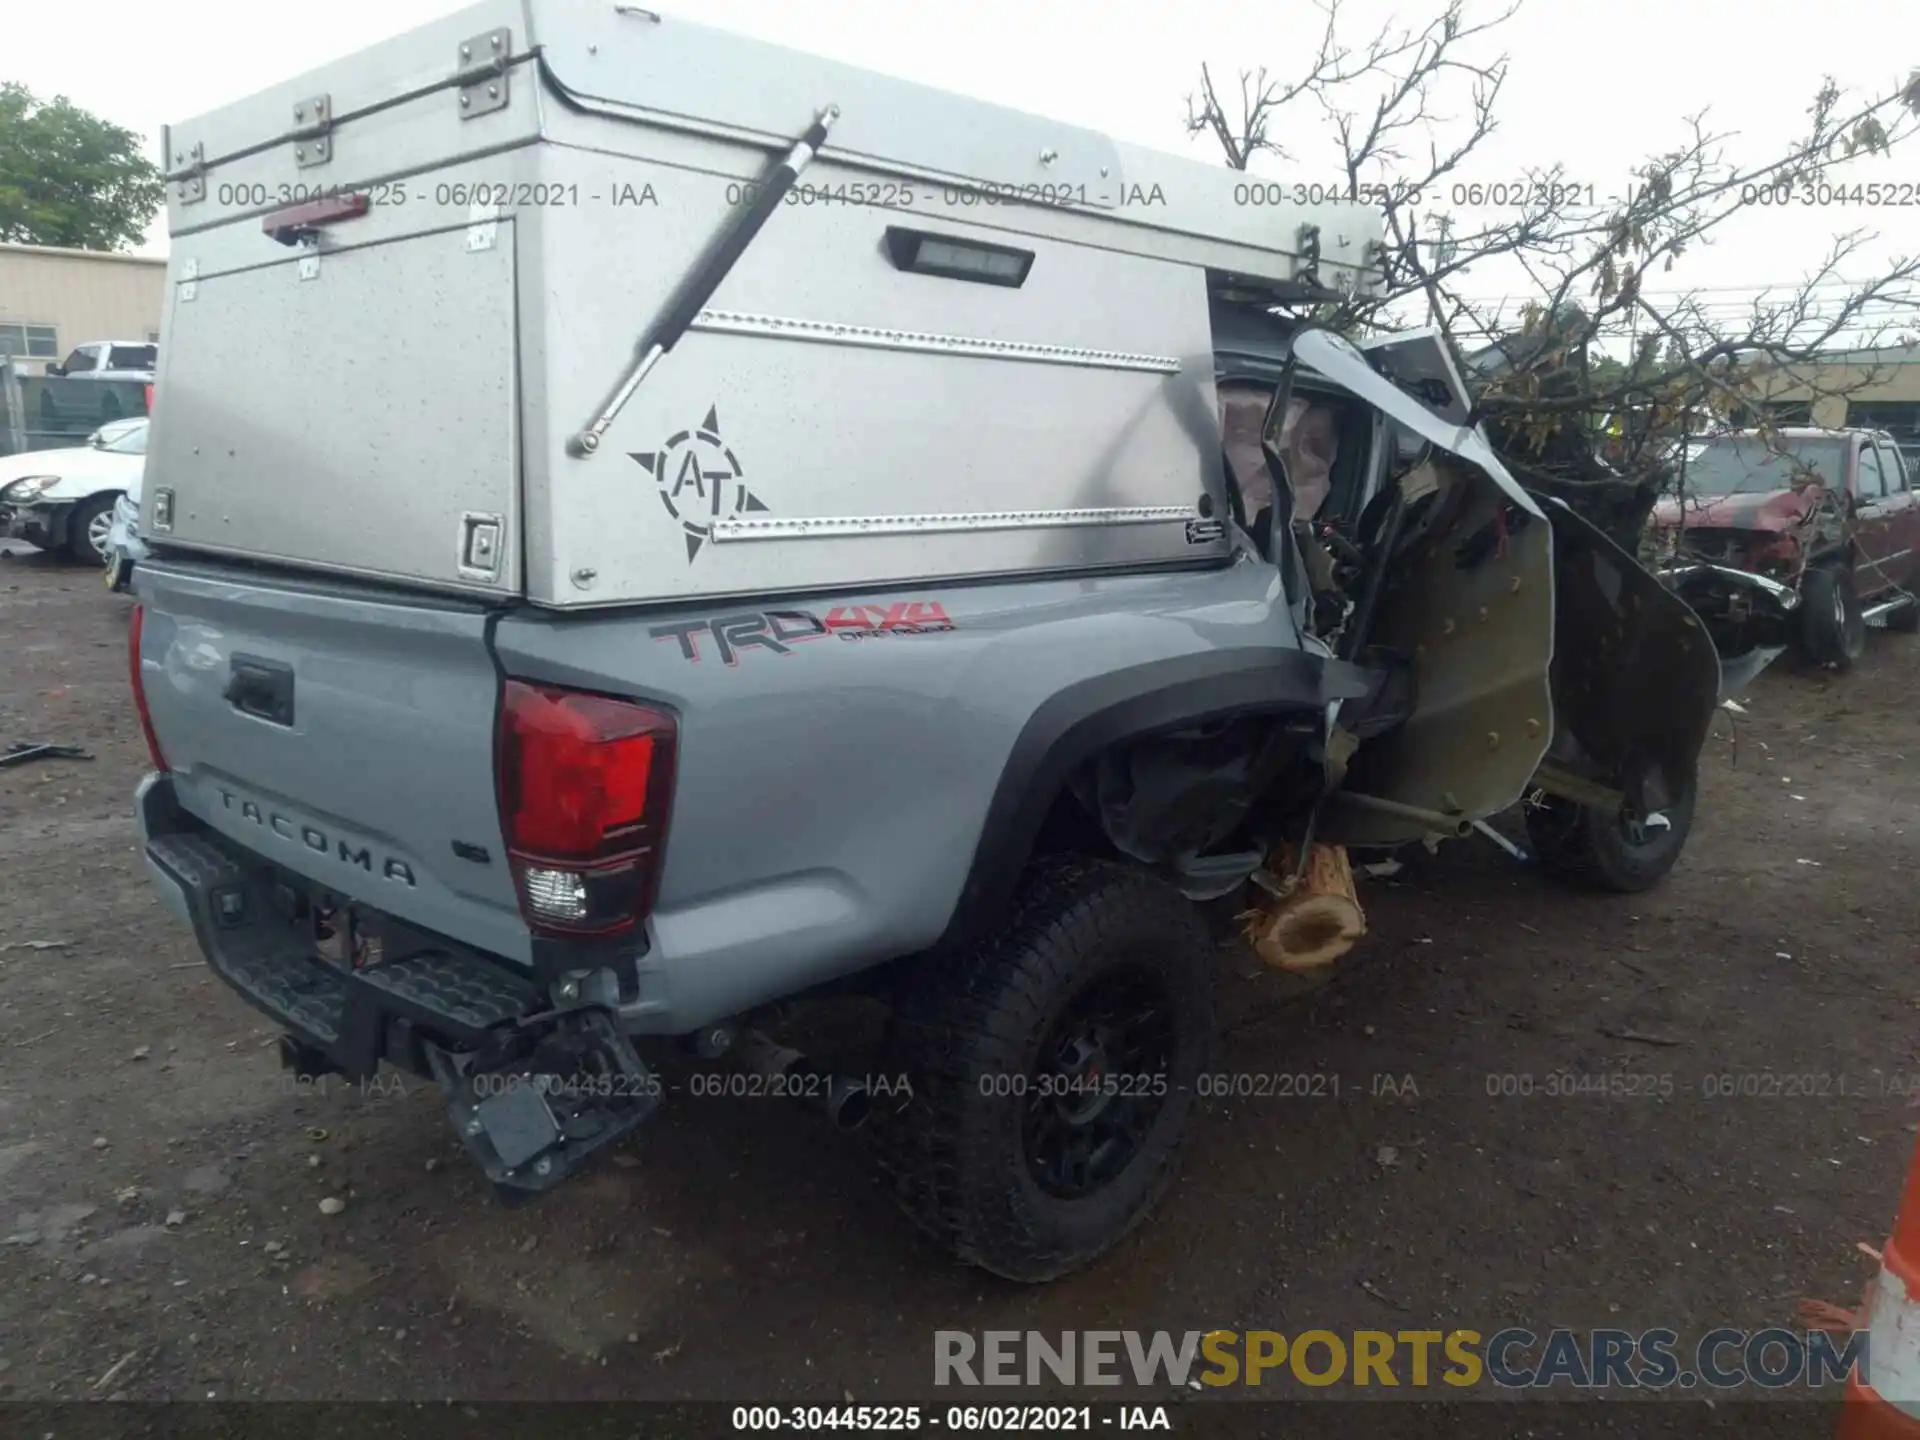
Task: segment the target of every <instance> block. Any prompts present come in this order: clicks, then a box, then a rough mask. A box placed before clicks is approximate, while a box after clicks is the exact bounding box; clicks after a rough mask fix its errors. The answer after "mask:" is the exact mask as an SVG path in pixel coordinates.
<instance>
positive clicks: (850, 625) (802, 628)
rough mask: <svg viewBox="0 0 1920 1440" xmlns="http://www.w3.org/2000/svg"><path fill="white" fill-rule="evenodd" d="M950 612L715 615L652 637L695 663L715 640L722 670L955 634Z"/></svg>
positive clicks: (920, 604)
mask: <svg viewBox="0 0 1920 1440" xmlns="http://www.w3.org/2000/svg"><path fill="white" fill-rule="evenodd" d="M953 628H954V624H953V621H952V620H950V619H948V618H947V611H946V607H945V606H943V605H942V604H941V603H940V602H939V601H938V600H903V601H900V602H898V603H896V604H891V605H836V606H834V607H833V609H831V610H829V611H828V612H827V613H826V614H825V615H824V616H821V615H816V614H814V613H813V612H812V611H811V610H764V611H759V612H755V613H748V614H743V615H715V616H713V617H711V618H710V619H704V620H681V621H678V622H676V623H674V624H671V625H655V626H654V627H653V628H652V629H651V630H650V631H649V632H648V633H649V634H651V635H652V636H653V638H654V639H656V640H677V641H679V642H680V654H681V655H682V656H683V657H684V658H686V659H688V660H692V661H694V662H695V663H698V662H699V661H700V660H701V659H702V658H703V657H702V655H701V653H700V640H701V637H702V636H711V637H712V639H713V653H714V654H716V655H718V656H719V657H720V660H721V662H722V663H723V664H727V665H737V664H739V663H740V652H741V651H742V650H754V649H759V650H771V651H773V653H774V654H776V655H791V654H792V653H793V647H794V646H796V645H800V644H804V643H805V642H806V641H808V640H826V639H829V638H838V639H841V640H879V639H885V638H889V637H893V636H901V635H939V634H944V633H945V632H947V631H949V630H952V629H953Z"/></svg>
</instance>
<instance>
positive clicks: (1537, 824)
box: [1525, 779, 1694, 895]
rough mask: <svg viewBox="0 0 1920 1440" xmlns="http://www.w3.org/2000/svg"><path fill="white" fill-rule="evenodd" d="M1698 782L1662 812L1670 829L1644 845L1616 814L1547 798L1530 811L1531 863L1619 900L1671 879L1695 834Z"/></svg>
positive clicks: (1686, 787)
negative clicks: (1675, 864) (1690, 835)
mask: <svg viewBox="0 0 1920 1440" xmlns="http://www.w3.org/2000/svg"><path fill="white" fill-rule="evenodd" d="M1693 805H1694V783H1693V781H1692V780H1691V779H1689V780H1688V781H1687V782H1686V784H1685V785H1683V786H1682V787H1681V790H1680V795H1679V798H1678V799H1676V800H1675V801H1674V802H1673V803H1672V804H1671V805H1669V806H1667V808H1666V809H1665V810H1664V811H1662V812H1661V813H1662V814H1664V815H1665V816H1666V817H1667V822H1668V828H1666V829H1664V830H1655V831H1652V832H1651V833H1650V838H1649V840H1648V841H1647V842H1646V843H1643V844H1635V843H1634V842H1633V841H1632V840H1630V839H1629V837H1628V835H1627V831H1626V828H1625V827H1624V826H1623V825H1622V824H1621V821H1620V817H1619V816H1618V815H1614V814H1609V813H1608V812H1606V811H1604V810H1601V809H1600V808H1598V807H1597V806H1592V805H1581V804H1578V803H1576V802H1575V801H1572V800H1566V799H1563V798H1561V797H1560V796H1557V795H1548V796H1546V797H1544V798H1543V800H1542V802H1541V803H1540V804H1538V805H1529V806H1527V807H1526V811H1525V814H1526V821H1527V838H1528V840H1530V841H1531V842H1532V846H1533V858H1534V860H1535V861H1536V862H1537V863H1538V864H1539V866H1540V868H1541V869H1542V870H1544V871H1546V872H1547V874H1549V875H1551V876H1552V877H1553V878H1554V879H1556V880H1559V881H1561V882H1563V883H1565V884H1568V885H1573V886H1577V887H1579V888H1581V889H1585V890H1610V891H1612V892H1614V893H1615V894H1619V895H1632V894H1637V893H1638V892H1639V891H1642V890H1651V889H1652V888H1653V887H1654V886H1655V885H1658V884H1659V883H1660V882H1661V881H1662V880H1664V879H1666V878H1667V872H1668V871H1670V870H1672V869H1673V867H1674V863H1675V862H1676V861H1678V860H1679V858H1680V852H1681V851H1682V850H1684V849H1685V848H1686V844H1687V836H1688V834H1689V833H1690V832H1691V831H1692V829H1693Z"/></svg>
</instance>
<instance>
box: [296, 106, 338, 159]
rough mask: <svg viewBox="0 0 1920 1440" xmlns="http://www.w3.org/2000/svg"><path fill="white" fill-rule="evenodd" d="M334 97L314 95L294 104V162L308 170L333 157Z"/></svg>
mask: <svg viewBox="0 0 1920 1440" xmlns="http://www.w3.org/2000/svg"><path fill="white" fill-rule="evenodd" d="M332 132H333V97H332V96H331V95H315V96H313V97H311V98H310V99H306V100H296V101H295V102H294V105H293V163H294V165H295V166H297V167H298V168H299V169H302V170H311V169H312V168H313V167H314V166H315V165H324V164H326V163H327V162H328V161H329V160H331V159H333V133H332Z"/></svg>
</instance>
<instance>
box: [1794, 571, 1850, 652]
mask: <svg viewBox="0 0 1920 1440" xmlns="http://www.w3.org/2000/svg"><path fill="white" fill-rule="evenodd" d="M1866 649H1867V622H1866V618H1865V616H1864V615H1863V614H1862V612H1861V609H1860V600H1859V598H1858V597H1857V596H1856V595H1855V594H1854V593H1853V583H1852V581H1851V580H1850V579H1849V578H1848V577H1847V575H1846V573H1845V572H1844V571H1842V570H1839V569H1836V568H1833V567H1831V566H1820V567H1818V568H1816V569H1812V570H1809V571H1807V573H1806V577H1805V578H1804V579H1803V580H1801V582H1800V652H1801V654H1802V655H1803V656H1804V657H1805V658H1806V660H1807V661H1808V662H1809V663H1810V664H1814V665H1827V666H1831V667H1832V668H1833V669H1835V670H1849V669H1851V668H1852V667H1853V662H1854V661H1856V660H1858V659H1859V658H1860V657H1861V656H1862V655H1863V654H1865V653H1866Z"/></svg>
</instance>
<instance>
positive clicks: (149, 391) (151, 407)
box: [146, 385, 153, 415]
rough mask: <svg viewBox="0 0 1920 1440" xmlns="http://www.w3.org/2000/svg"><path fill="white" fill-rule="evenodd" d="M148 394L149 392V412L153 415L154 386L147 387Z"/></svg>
mask: <svg viewBox="0 0 1920 1440" xmlns="http://www.w3.org/2000/svg"><path fill="white" fill-rule="evenodd" d="M146 394H147V414H149V415H151V414H153V386H151V385H149V386H147V387H146Z"/></svg>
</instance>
